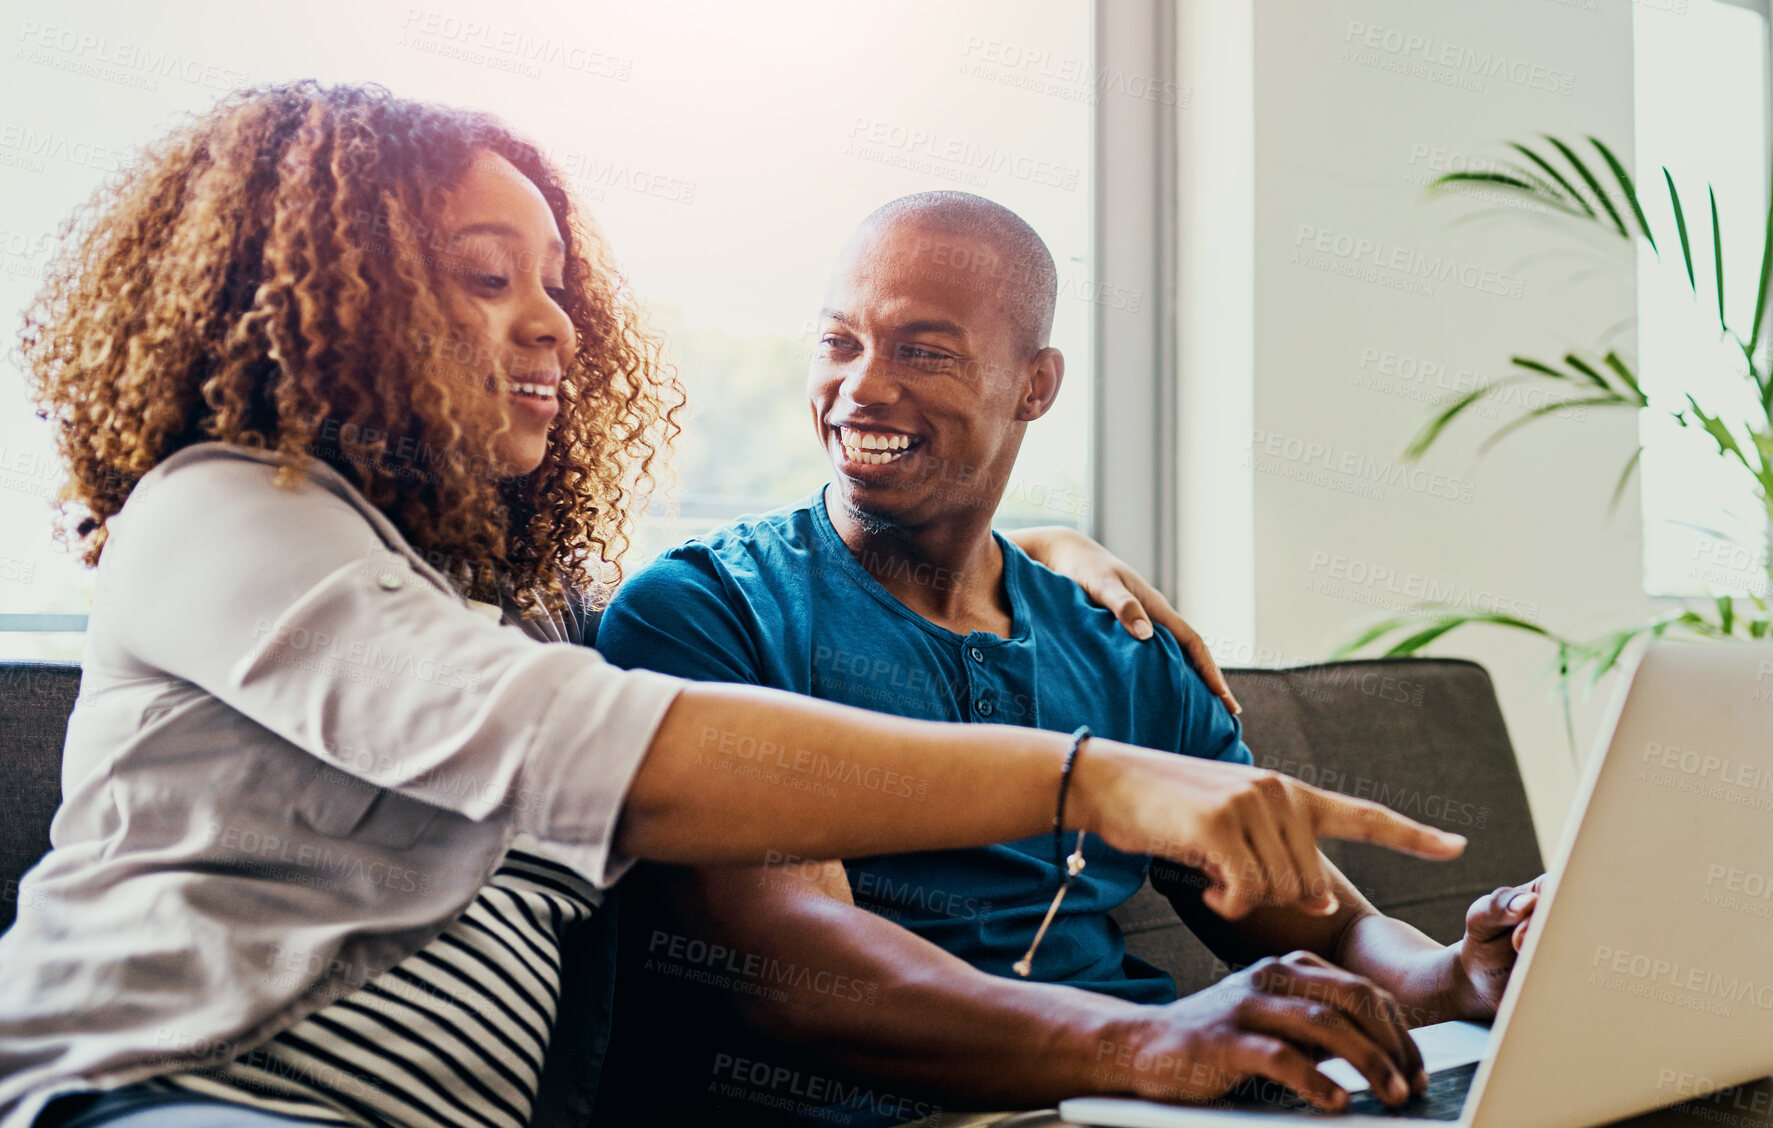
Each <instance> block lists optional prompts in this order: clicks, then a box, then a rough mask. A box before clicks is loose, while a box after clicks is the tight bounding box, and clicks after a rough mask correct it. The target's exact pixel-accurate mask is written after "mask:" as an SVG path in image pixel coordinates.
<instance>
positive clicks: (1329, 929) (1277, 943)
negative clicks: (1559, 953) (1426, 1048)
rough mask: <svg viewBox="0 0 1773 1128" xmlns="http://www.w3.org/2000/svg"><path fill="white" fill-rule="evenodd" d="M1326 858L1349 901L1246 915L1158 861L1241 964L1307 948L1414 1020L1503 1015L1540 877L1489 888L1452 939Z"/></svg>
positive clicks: (1230, 960) (1203, 930)
mask: <svg viewBox="0 0 1773 1128" xmlns="http://www.w3.org/2000/svg"><path fill="white" fill-rule="evenodd" d="M1319 864H1320V866H1321V867H1322V869H1323V871H1324V872H1325V873H1326V874H1327V875H1328V876H1329V878H1330V882H1331V889H1332V891H1333V893H1334V895H1335V897H1336V899H1337V901H1338V902H1339V905H1340V907H1339V908H1338V909H1337V910H1336V912H1334V913H1333V914H1331V915H1329V916H1314V915H1312V914H1310V913H1305V912H1301V911H1299V909H1298V908H1296V907H1294V906H1263V907H1261V908H1258V909H1256V910H1254V911H1253V912H1251V913H1250V914H1249V915H1247V916H1245V917H1243V918H1242V919H1240V920H1226V919H1225V918H1224V917H1222V916H1220V915H1218V914H1217V913H1215V912H1213V911H1212V910H1211V909H1209V908H1208V907H1207V906H1206V905H1205V904H1204V903H1203V902H1202V901H1201V895H1202V893H1203V892H1204V891H1205V888H1206V885H1207V882H1206V880H1205V878H1203V877H1202V876H1201V875H1200V873H1199V872H1198V871H1196V870H1191V869H1188V868H1186V867H1183V866H1177V865H1175V864H1173V863H1169V862H1164V861H1156V862H1153V863H1152V869H1151V883H1152V885H1153V886H1154V887H1155V888H1156V889H1157V890H1158V892H1160V893H1162V894H1164V895H1165V896H1166V897H1168V898H1169V901H1170V904H1171V905H1173V906H1174V907H1175V909H1176V914H1177V915H1178V916H1180V917H1181V918H1182V921H1183V923H1185V924H1186V925H1188V927H1189V928H1190V929H1192V930H1193V931H1194V934H1195V935H1196V936H1198V937H1200V939H1201V941H1202V942H1203V943H1205V944H1206V945H1207V947H1208V948H1210V949H1212V952H1213V954H1214V955H1216V956H1218V957H1219V958H1220V959H1221V960H1223V961H1225V963H1226V964H1228V965H1230V966H1231V967H1233V968H1236V967H1240V966H1243V965H1246V964H1250V963H1254V962H1255V961H1257V960H1259V959H1262V958H1263V957H1265V956H1277V955H1281V954H1283V953H1286V952H1291V951H1297V950H1304V951H1308V952H1312V953H1315V954H1317V955H1319V956H1321V957H1323V958H1324V959H1326V960H1328V961H1330V962H1331V963H1333V964H1335V965H1336V966H1338V967H1341V968H1344V969H1346V970H1348V971H1351V972H1353V973H1355V974H1356V975H1360V976H1363V977H1365V978H1367V979H1369V980H1371V981H1372V982H1374V983H1375V984H1377V985H1378V986H1379V987H1381V988H1383V989H1384V990H1385V992H1386V993H1387V994H1388V995H1389V996H1390V997H1391V999H1392V1000H1395V1002H1396V1005H1397V1007H1398V1011H1399V1013H1400V1014H1401V1016H1402V1018H1403V1020H1404V1021H1405V1022H1406V1023H1407V1025H1410V1026H1427V1025H1430V1024H1432V1023H1436V1022H1448V1021H1452V1020H1454V1019H1467V1020H1475V1021H1487V1020H1488V1019H1490V1018H1492V1017H1494V1015H1495V1013H1496V1007H1497V1004H1498V1003H1499V1002H1500V1001H1501V996H1502V989H1503V988H1504V987H1505V986H1506V985H1507V980H1508V973H1509V971H1510V970H1511V969H1512V968H1513V965H1514V959H1513V954H1514V952H1516V951H1518V950H1519V944H1520V936H1521V935H1523V934H1524V928H1525V925H1526V922H1527V920H1528V919H1529V918H1530V917H1531V916H1532V912H1533V906H1534V904H1535V903H1536V902H1537V896H1536V894H1537V890H1538V885H1539V883H1538V882H1537V881H1536V882H1534V883H1533V884H1532V885H1531V886H1520V887H1507V888H1502V889H1498V890H1496V891H1495V892H1494V893H1492V894H1490V895H1489V896H1488V897H1482V898H1479V899H1478V901H1477V902H1476V903H1474V904H1473V905H1472V907H1471V910H1470V911H1469V912H1468V913H1467V914H1466V933H1465V936H1464V938H1463V939H1461V940H1460V941H1459V942H1458V943H1455V944H1445V945H1443V944H1438V943H1436V942H1435V941H1434V940H1433V939H1431V938H1430V937H1428V936H1426V935H1424V934H1423V933H1422V932H1421V931H1420V930H1419V929H1417V928H1415V927H1413V926H1411V925H1409V924H1406V923H1405V922H1403V921H1401V920H1398V919H1396V918H1394V917H1388V916H1386V915H1385V914H1384V913H1382V912H1380V911H1379V910H1378V909H1376V908H1374V907H1373V904H1372V903H1371V902H1370V901H1368V900H1367V899H1366V897H1364V896H1362V894H1361V892H1360V890H1358V889H1356V888H1355V887H1354V885H1353V883H1351V882H1350V881H1349V880H1348V878H1346V877H1345V876H1343V874H1342V872H1341V871H1340V870H1338V869H1337V868H1336V867H1335V865H1333V864H1332V863H1331V862H1330V860H1329V859H1328V858H1324V857H1322V855H1321V853H1320V854H1319Z"/></svg>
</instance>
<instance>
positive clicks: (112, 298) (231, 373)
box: [20, 82, 684, 612]
mask: <svg viewBox="0 0 1773 1128" xmlns="http://www.w3.org/2000/svg"><path fill="white" fill-rule="evenodd" d="M487 152H492V153H496V154H498V155H499V156H502V157H504V158H505V159H507V160H509V161H510V162H511V163H512V164H513V165H515V166H516V167H517V169H518V170H519V171H520V172H522V173H523V175H524V176H526V177H527V178H528V179H529V180H530V181H532V182H533V183H534V184H535V185H536V187H537V188H539V189H540V190H541V193H542V196H543V198H544V199H545V200H546V201H547V204H548V207H549V209H550V210H551V211H552V212H553V214H554V218H555V221H556V223H557V225H558V226H559V229H560V235H561V238H562V240H563V241H564V242H565V244H566V267H565V291H566V292H565V295H564V297H563V299H562V300H561V303H560V304H561V306H562V308H563V309H564V310H565V311H566V313H567V315H568V316H569V317H570V318H571V319H572V323H573V327H574V328H575V329H576V330H577V333H578V347H577V353H576V355H575V356H574V357H573V360H572V363H571V364H570V365H568V366H567V367H566V369H565V371H564V373H563V376H562V380H561V383H560V388H559V397H560V404H561V411H560V413H559V415H557V416H556V418H555V419H554V422H553V425H552V427H551V430H550V432H549V441H548V449H547V453H546V455H545V456H544V460H543V462H542V465H541V466H540V467H539V468H538V469H537V470H536V471H535V472H533V473H531V474H527V475H523V476H521V477H511V476H508V475H506V474H502V473H498V472H497V465H496V463H492V462H489V460H488V457H487V454H486V452H487V451H488V450H490V449H491V447H490V446H489V445H488V443H489V442H490V441H491V440H492V439H493V438H496V436H497V434H498V433H499V428H498V427H496V426H489V424H488V423H487V421H486V420H485V419H484V418H480V416H481V415H484V412H485V408H484V403H485V399H486V396H485V394H484V391H483V390H482V389H481V388H480V387H478V385H481V384H483V383H484V381H485V379H486V377H485V375H484V372H485V368H484V367H483V362H484V357H481V358H474V357H464V356H462V355H461V353H462V343H463V342H464V341H466V340H469V339H471V338H470V337H469V335H468V334H467V333H466V331H465V328H464V327H463V326H460V325H456V324H453V323H452V322H451V320H450V318H449V317H448V316H446V314H445V311H444V304H443V298H442V297H441V296H440V290H441V283H442V281H443V275H444V272H445V270H446V269H447V266H446V265H445V264H444V262H442V261H441V260H440V256H439V255H438V253H437V252H438V250H439V249H440V248H439V247H437V246H436V245H435V242H436V239H437V237H438V233H437V227H436V217H437V214H438V211H439V209H440V206H441V203H442V198H443V193H444V192H445V191H446V190H447V189H448V188H449V187H450V186H451V185H453V184H455V183H456V182H457V181H458V180H459V179H460V177H461V176H462V175H463V174H464V173H466V172H467V170H468V169H469V167H470V166H471V164H472V163H473V162H474V161H475V160H476V159H477V158H478V157H480V156H483V155H484V154H485V153H487ZM20 341H21V344H22V347H23V354H24V357H25V364H26V368H27V371H28V373H29V377H28V378H29V380H30V383H31V388H32V393H33V395H34V397H35V399H36V401H37V405H38V409H39V414H40V415H42V416H43V417H44V418H47V419H51V420H53V421H54V422H55V424H56V425H57V428H58V436H57V443H58V447H59V450H60V453H61V456H62V457H63V458H64V459H65V460H66V462H67V465H68V467H69V470H70V473H71V480H70V481H69V483H68V485H67V486H66V487H65V488H64V490H63V492H62V495H61V498H60V499H59V502H58V507H59V512H60V527H59V530H58V535H60V536H61V537H63V538H64V539H67V540H71V541H73V542H75V543H76V544H77V546H78V547H79V549H80V550H81V552H82V555H83V558H84V560H85V561H86V563H87V564H89V565H96V564H97V562H98V559H99V556H100V554H101V553H102V552H103V550H104V545H105V535H106V522H107V521H108V520H109V519H110V518H111V516H112V515H114V514H115V513H117V511H118V510H119V509H121V508H122V506H123V503H124V501H125V500H126V499H127V498H128V497H129V494H130V491H131V490H132V489H133V488H134V487H135V484H136V483H137V482H138V481H140V480H141V478H142V476H143V475H144V474H146V473H147V472H148V471H150V470H152V469H153V468H154V467H155V466H156V465H157V464H159V463H160V462H161V461H163V460H164V459H166V458H167V457H168V456H169V455H171V454H173V453H174V452H175V451H178V450H179V449H181V448H183V447H186V446H189V445H191V444H193V443H199V442H205V441H222V442H228V443H236V444H240V445H244V446H248V447H254V448H258V449H263V450H269V451H273V452H275V453H276V454H278V455H279V456H280V457H281V460H282V462H283V465H284V470H283V472H282V474H281V475H280V477H281V479H282V480H283V481H284V482H285V484H290V483H293V482H294V481H296V480H297V479H298V478H299V475H300V473H301V471H302V469H303V468H304V467H305V466H306V465H307V460H308V459H309V458H318V459H320V460H322V461H324V462H326V463H328V464H329V465H331V466H333V467H335V468H336V469H338V470H339V471H340V472H341V473H343V474H344V475H345V476H346V478H347V479H348V480H350V481H351V482H352V483H353V484H354V485H356V486H357V488H358V489H359V490H361V491H362V492H363V494H364V495H365V497H367V498H368V499H369V501H370V502H371V504H373V505H375V506H376V507H377V508H379V509H381V510H382V511H383V512H384V513H386V514H387V515H388V516H389V518H390V519H392V520H393V521H394V523H395V525H396V526H397V527H399V528H400V530H401V531H402V532H403V533H404V534H405V535H406V537H407V538H408V539H409V540H410V541H411V542H412V543H413V545H414V546H416V547H417V548H419V549H420V550H421V551H422V552H424V553H425V554H426V555H427V557H428V558H430V559H431V560H432V561H433V562H434V563H437V564H439V566H440V567H441V568H442V570H443V571H445V572H446V573H447V574H449V575H450V576H451V578H452V579H454V580H455V581H456V582H457V583H458V584H460V585H461V586H462V587H463V589H464V590H465V591H466V592H467V593H468V594H470V595H472V596H474V597H476V598H480V599H489V600H496V599H497V597H498V596H499V594H501V592H509V593H511V594H513V595H514V596H515V597H516V598H517V600H518V602H519V603H520V605H522V606H523V607H524V608H525V610H526V611H529V612H536V611H538V610H539V609H540V608H543V607H545V608H549V609H555V610H557V609H559V608H560V607H561V606H562V605H563V603H564V601H565V597H566V588H567V587H571V588H576V589H578V590H580V591H584V592H594V593H597V594H596V595H595V596H594V598H604V597H605V593H607V591H608V589H609V588H610V587H611V586H613V584H614V583H615V582H617V581H619V579H620V576H621V568H620V560H621V557H622V555H623V552H624V551H625V549H626V548H627V546H628V538H629V534H630V531H631V528H632V521H633V517H634V515H635V513H636V512H637V511H638V510H639V509H641V508H642V507H643V506H644V504H645V501H646V499H647V497H648V496H649V495H650V493H651V491H652V489H653V487H654V486H655V485H656V484H657V482H656V478H655V465H656V464H659V463H661V462H662V459H663V456H664V455H665V453H666V452H667V450H668V449H669V447H670V445H671V443H672V441H673V440H674V439H675V438H676V436H677V434H678V431H679V425H678V422H677V419H676V416H677V412H678V409H679V408H681V407H682V405H683V401H684V396H683V388H682V385H681V384H680V383H679V382H678V380H677V378H676V376H675V374H674V373H672V372H671V371H670V370H669V369H668V368H667V367H665V365H664V364H663V363H662V360H661V354H660V342H659V340H658V338H657V337H656V336H654V335H653V334H652V333H650V332H649V331H647V330H646V329H645V328H644V327H643V326H642V324H641V322H640V320H639V315H638V311H637V309H636V307H635V303H634V301H633V300H632V295H631V294H630V293H629V292H628V291H627V289H626V284H625V282H624V280H623V278H622V276H621V275H620V274H619V273H618V272H617V270H616V269H615V267H614V265H613V264H612V263H611V261H610V259H609V257H608V254H607V251H606V249H605V247H604V245H603V243H602V242H601V240H600V239H598V238H597V236H596V235H595V233H594V232H593V231H592V229H591V227H590V225H589V222H588V220H587V219H586V217H585V216H584V215H583V214H582V213H581V212H580V210H579V209H578V208H577V206H576V205H575V204H574V202H573V200H572V197H571V195H570V194H569V192H568V191H567V188H566V186H565V183H564V180H563V178H562V177H561V176H560V174H559V172H558V171H557V170H556V169H555V168H554V167H553V165H552V164H551V163H550V162H549V161H548V159H547V158H546V157H545V156H544V155H543V153H542V152H541V150H540V149H538V148H537V147H536V146H535V145H534V144H533V143H531V142H529V141H527V140H525V139H523V138H522V137H520V136H518V135H517V134H516V133H514V132H513V131H512V130H510V129H509V128H508V127H507V126H505V125H504V124H503V123H502V122H500V121H498V120H497V119H496V118H493V117H491V116H489V115H486V114H482V113H476V112H471V111H465V110H460V109H454V108H450V107H445V106H438V105H432V104H427V103H421V102H414V101H408V100H404V99H400V98H396V97H394V96H393V95H392V94H390V93H389V92H388V91H387V90H385V89H382V88H381V87H377V86H324V87H323V86H320V85H318V84H317V83H314V82H297V83H292V84H288V85H277V86H265V87H259V88H256V89H251V90H243V91H239V92H236V93H234V94H232V95H230V96H228V97H227V98H225V99H223V100H221V101H220V102H219V103H218V104H217V105H216V106H214V107H213V108H212V109H210V110H209V111H208V112H206V113H203V114H201V115H199V116H197V117H195V118H194V119H193V120H191V121H190V122H189V123H188V124H186V125H184V126H183V127H182V128H179V129H178V130H176V131H175V132H173V133H172V134H171V135H170V136H168V137H166V138H164V139H162V140H161V141H160V142H159V143H157V144H156V145H153V146H151V147H150V148H149V149H147V150H146V151H145V152H144V153H143V154H142V155H141V157H140V158H139V159H138V160H137V161H135V162H134V163H133V164H131V165H130V166H128V167H127V168H126V169H125V170H124V172H123V173H122V174H120V175H119V177H118V178H117V179H116V181H115V182H113V183H111V184H108V185H106V186H105V187H104V188H103V189H101V191H100V192H99V193H98V194H97V195H95V196H94V198H93V199H92V201H90V202H89V203H87V204H86V205H85V206H83V207H82V208H80V209H79V210H77V211H76V212H75V213H74V215H73V216H72V217H70V218H69V220H68V221H67V223H66V224H65V225H64V227H63V229H62V232H61V244H60V249H59V250H58V253H57V256H56V259H55V260H54V262H52V264H51V266H50V271H49V274H48V280H47V281H46V283H45V285H44V287H43V290H42V291H41V293H40V294H39V295H38V296H37V298H36V300H35V301H34V302H33V304H32V305H31V307H30V309H29V310H28V311H27V313H26V315H25V321H24V328H23V330H22V332H21V335H20ZM477 394H478V399H479V402H480V410H479V413H478V414H477V412H476V410H475V401H476V395H477Z"/></svg>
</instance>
